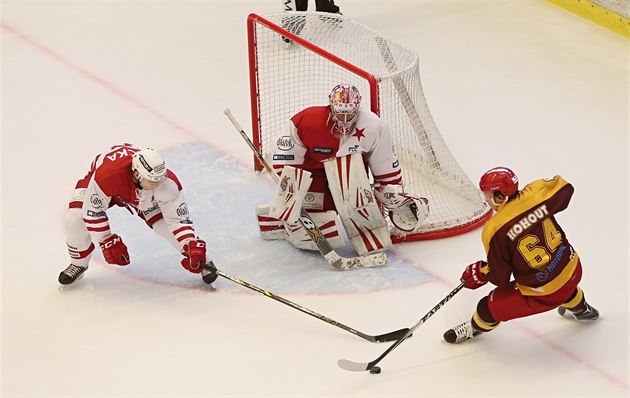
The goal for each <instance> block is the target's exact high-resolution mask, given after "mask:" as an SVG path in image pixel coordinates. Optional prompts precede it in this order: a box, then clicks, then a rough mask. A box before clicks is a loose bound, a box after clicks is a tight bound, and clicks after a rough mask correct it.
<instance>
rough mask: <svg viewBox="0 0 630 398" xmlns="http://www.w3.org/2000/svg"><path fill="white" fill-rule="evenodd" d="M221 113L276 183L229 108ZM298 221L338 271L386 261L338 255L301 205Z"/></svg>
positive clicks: (371, 256) (372, 256)
mask: <svg viewBox="0 0 630 398" xmlns="http://www.w3.org/2000/svg"><path fill="white" fill-rule="evenodd" d="M223 113H225V115H226V116H227V117H228V118H229V119H230V121H231V122H232V124H233V125H234V127H235V128H236V130H237V131H238V132H239V134H240V135H241V137H243V139H244V140H245V142H247V144H248V145H249V148H250V149H251V150H252V151H253V152H254V155H255V156H256V158H257V159H258V160H259V161H260V163H262V165H263V166H264V167H265V169H266V170H267V171H268V172H269V174H270V175H271V177H272V178H273V180H274V181H275V182H276V183H278V180H279V177H278V175H277V174H276V173H275V172H274V171H273V169H272V168H271V166H270V165H269V163H268V162H267V161H266V160H265V158H263V156H262V154H261V153H260V151H259V150H258V148H256V147H255V146H254V144H253V143H252V141H251V140H250V139H249V137H248V136H247V134H246V133H245V131H243V128H242V127H241V126H240V124H238V122H237V121H236V119H235V118H234V116H233V115H232V112H230V109H229V108H228V109H226V110H224V111H223ZM299 221H300V224H301V225H302V227H303V228H304V230H305V231H306V232H307V233H308V236H310V238H311V239H312V240H313V242H314V243H315V245H316V246H317V249H318V250H319V252H320V253H321V254H322V256H324V258H325V259H326V261H328V263H329V264H330V265H331V266H332V267H333V268H334V269H336V270H338V271H346V270H349V269H354V268H370V267H376V266H379V265H383V264H385V263H387V256H386V255H385V253H374V254H369V255H367V256H358V257H349V258H346V257H342V256H340V255H339V254H338V253H337V252H336V251H335V249H333V248H332V246H331V245H330V242H328V240H327V239H326V237H325V236H324V234H322V232H321V231H320V230H319V228H318V227H317V225H316V224H315V222H314V221H313V219H312V218H311V216H310V215H309V214H308V212H307V211H306V209H304V208H303V207H302V208H301V209H300V218H299Z"/></svg>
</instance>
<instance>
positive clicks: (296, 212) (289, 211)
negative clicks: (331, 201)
mask: <svg viewBox="0 0 630 398" xmlns="http://www.w3.org/2000/svg"><path fill="white" fill-rule="evenodd" d="M312 181H313V179H312V177H311V173H310V172H309V171H306V170H302V169H298V168H296V167H293V166H284V168H283V169H282V174H280V181H279V182H278V187H277V189H276V195H275V196H274V198H273V202H272V203H271V209H270V210H269V216H271V217H273V218H277V219H279V220H282V221H285V222H287V223H289V224H294V223H296V222H297V220H298V219H299V217H300V211H301V210H302V203H303V202H304V197H305V196H306V193H307V192H308V188H309V187H310V186H311V182H312Z"/></svg>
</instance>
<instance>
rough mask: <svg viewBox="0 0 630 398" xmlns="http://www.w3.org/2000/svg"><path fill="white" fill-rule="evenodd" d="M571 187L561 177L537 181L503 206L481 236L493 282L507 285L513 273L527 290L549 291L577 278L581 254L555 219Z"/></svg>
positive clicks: (530, 293)
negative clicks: (578, 253)
mask: <svg viewBox="0 0 630 398" xmlns="http://www.w3.org/2000/svg"><path fill="white" fill-rule="evenodd" d="M573 191H574V189H573V186H572V185H571V184H569V183H568V182H567V181H565V180H564V179H563V178H562V177H560V176H556V177H554V178H553V179H551V180H536V181H534V182H532V183H531V184H529V185H527V186H526V187H525V188H524V189H523V190H522V191H521V192H520V193H519V194H518V196H517V197H516V198H514V199H513V200H510V201H509V202H508V203H506V204H504V205H502V206H501V207H500V208H499V210H498V212H497V213H496V214H495V215H494V217H492V218H491V219H490V220H489V221H488V222H487V223H486V225H485V226H484V228H483V232H482V235H481V237H482V241H483V244H484V248H485V250H486V254H487V258H488V265H489V273H488V275H487V276H488V280H489V281H490V282H491V283H493V284H495V285H497V286H504V285H506V284H507V283H508V282H509V281H510V277H511V275H514V279H515V280H516V287H517V288H518V289H519V290H520V292H521V293H522V294H523V295H525V296H545V295H549V294H552V293H554V292H556V291H557V290H558V289H560V288H561V287H562V286H564V285H565V284H566V283H567V282H568V281H570V280H572V278H576V277H579V275H576V273H575V270H576V269H577V267H578V264H579V259H578V255H577V253H576V252H575V251H574V250H573V247H572V246H571V244H570V243H569V241H568V240H567V237H566V236H565V234H564V232H563V231H562V228H561V227H560V226H559V225H558V223H557V222H556V219H555V218H554V215H555V214H556V213H558V212H561V211H562V210H564V209H566V208H567V206H568V205H569V201H570V200H571V196H572V195H573Z"/></svg>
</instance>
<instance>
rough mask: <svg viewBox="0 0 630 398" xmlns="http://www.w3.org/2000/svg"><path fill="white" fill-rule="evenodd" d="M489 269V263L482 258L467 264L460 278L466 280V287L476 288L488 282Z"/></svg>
mask: <svg viewBox="0 0 630 398" xmlns="http://www.w3.org/2000/svg"><path fill="white" fill-rule="evenodd" d="M488 271H489V268H488V263H486V262H485V261H482V260H480V261H477V262H476V263H472V264H470V265H469V266H467V267H466V269H465V270H464V273H463V274H462V277H461V279H460V280H461V281H462V282H466V285H465V287H466V288H468V289H473V290H474V289H477V288H478V287H481V286H483V285H485V284H486V283H488V278H487V277H486V275H487V274H488Z"/></svg>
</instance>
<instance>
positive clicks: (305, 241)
mask: <svg viewBox="0 0 630 398" xmlns="http://www.w3.org/2000/svg"><path fill="white" fill-rule="evenodd" d="M310 215H311V218H312V219H313V221H314V222H315V225H317V227H318V228H319V230H320V232H321V233H322V235H324V237H325V238H326V240H327V241H328V243H330V246H332V248H333V249H338V248H340V247H343V246H344V245H345V242H344V240H343V237H342V236H341V233H340V231H339V225H338V224H337V213H336V212H334V211H332V210H329V211H326V212H318V213H310ZM284 234H285V238H286V240H287V241H288V242H289V243H291V244H292V245H293V246H295V247H297V248H298V249H303V250H319V249H318V248H317V245H316V244H315V242H313V239H311V237H310V235H309V234H308V232H306V230H305V229H304V228H303V227H302V225H301V224H300V222H299V221H298V222H296V223H294V224H287V223H285V225H284Z"/></svg>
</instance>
